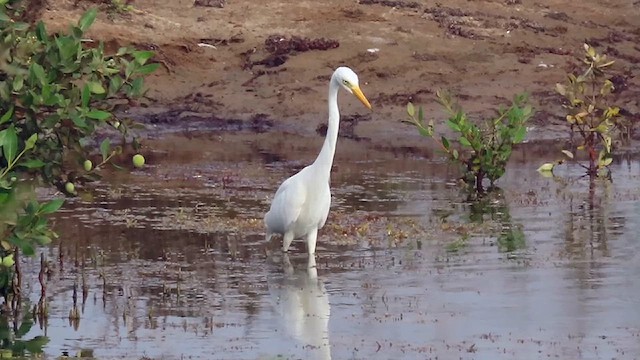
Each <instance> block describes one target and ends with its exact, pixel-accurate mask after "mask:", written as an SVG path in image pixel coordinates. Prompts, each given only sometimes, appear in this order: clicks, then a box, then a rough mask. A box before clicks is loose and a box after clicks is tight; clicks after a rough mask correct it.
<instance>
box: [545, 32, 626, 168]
mask: <svg viewBox="0 0 640 360" xmlns="http://www.w3.org/2000/svg"><path fill="white" fill-rule="evenodd" d="M582 63H583V64H584V65H585V67H586V69H585V70H584V72H582V73H581V74H577V75H576V74H568V75H567V81H566V82H565V83H564V84H556V92H557V93H558V94H560V95H561V96H562V97H564V100H565V101H564V104H563V107H564V108H565V109H566V110H567V113H568V114H567V116H566V121H567V123H568V125H569V128H570V132H571V139H572V143H573V147H572V148H571V149H569V150H566V149H565V150H562V153H563V154H564V155H565V157H566V158H568V159H569V160H574V161H575V160H576V155H577V153H578V152H584V153H586V154H587V157H588V160H589V162H588V164H587V165H585V164H582V163H580V162H577V161H576V162H577V164H578V165H580V166H582V167H583V168H584V169H585V170H586V172H587V175H589V176H590V177H596V176H604V177H609V176H610V172H609V168H608V167H609V164H611V162H612V161H613V158H612V150H613V149H612V137H613V132H614V131H615V130H616V129H623V128H624V127H625V126H626V124H625V123H624V119H623V118H622V117H621V116H620V108H619V107H617V106H614V105H612V104H611V95H612V92H613V90H614V89H615V87H614V85H613V82H612V81H611V80H610V76H609V75H608V73H607V71H608V70H609V69H610V68H611V66H612V65H613V64H614V61H613V60H609V59H608V58H607V56H606V55H601V54H599V53H597V52H596V50H595V49H594V48H593V47H591V46H590V45H589V44H584V58H583V59H582ZM576 138H577V139H578V143H577V144H576V143H574V141H573V140H575V139H576ZM563 162H564V161H563V160H558V161H556V163H548V164H543V165H542V166H541V167H540V170H541V171H546V172H550V171H553V168H554V166H555V165H557V164H561V163H563Z"/></svg>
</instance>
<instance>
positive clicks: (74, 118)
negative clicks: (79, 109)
mask: <svg viewBox="0 0 640 360" xmlns="http://www.w3.org/2000/svg"><path fill="white" fill-rule="evenodd" d="M71 120H72V121H73V124H74V125H75V126H78V127H81V128H83V129H86V128H87V127H88V126H87V122H86V121H85V119H84V118H82V117H80V116H78V115H72V116H71Z"/></svg>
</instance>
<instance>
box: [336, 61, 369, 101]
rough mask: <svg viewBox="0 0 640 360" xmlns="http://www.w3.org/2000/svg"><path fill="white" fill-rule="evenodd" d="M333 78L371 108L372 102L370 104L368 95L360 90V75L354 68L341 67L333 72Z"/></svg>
mask: <svg viewBox="0 0 640 360" xmlns="http://www.w3.org/2000/svg"><path fill="white" fill-rule="evenodd" d="M333 78H334V80H335V81H337V82H338V83H339V84H340V86H342V87H343V88H344V89H345V90H347V91H348V92H349V93H351V94H353V95H355V96H356V97H357V98H358V100H360V101H361V102H362V103H363V104H364V106H366V107H367V108H369V109H371V104H369V100H367V98H366V96H364V94H363V93H362V90H360V84H359V82H358V75H356V73H355V72H353V70H351V69H349V68H348V67H346V66H342V67H339V68H337V69H336V71H335V72H334V73H333Z"/></svg>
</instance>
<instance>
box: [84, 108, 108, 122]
mask: <svg viewBox="0 0 640 360" xmlns="http://www.w3.org/2000/svg"><path fill="white" fill-rule="evenodd" d="M87 117H89V118H91V119H95V120H106V119H108V118H110V117H111V113H110V112H107V111H102V110H91V111H89V112H88V113H87Z"/></svg>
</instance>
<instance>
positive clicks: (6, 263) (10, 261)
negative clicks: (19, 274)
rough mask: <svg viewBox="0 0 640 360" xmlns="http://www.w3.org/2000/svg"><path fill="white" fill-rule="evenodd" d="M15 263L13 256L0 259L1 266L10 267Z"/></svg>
mask: <svg viewBox="0 0 640 360" xmlns="http://www.w3.org/2000/svg"><path fill="white" fill-rule="evenodd" d="M15 263H16V262H15V260H13V254H9V255H7V256H5V257H4V259H2V266H5V267H12V266H13V264H15Z"/></svg>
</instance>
